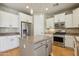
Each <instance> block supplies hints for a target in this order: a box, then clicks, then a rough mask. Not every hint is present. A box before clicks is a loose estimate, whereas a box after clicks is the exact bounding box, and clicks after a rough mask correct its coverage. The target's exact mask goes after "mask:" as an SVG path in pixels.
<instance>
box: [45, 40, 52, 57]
mask: <svg viewBox="0 0 79 59" xmlns="http://www.w3.org/2000/svg"><path fill="white" fill-rule="evenodd" d="M46 49H47V53H46V54H47V56H49V55H50V53H51V52H52V42H51V41H50V40H49V42H47V47H46Z"/></svg>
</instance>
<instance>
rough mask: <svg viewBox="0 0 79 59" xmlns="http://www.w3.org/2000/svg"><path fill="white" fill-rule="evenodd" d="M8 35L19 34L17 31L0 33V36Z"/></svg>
mask: <svg viewBox="0 0 79 59" xmlns="http://www.w3.org/2000/svg"><path fill="white" fill-rule="evenodd" d="M10 35H20V33H19V32H13V33H0V36H10Z"/></svg>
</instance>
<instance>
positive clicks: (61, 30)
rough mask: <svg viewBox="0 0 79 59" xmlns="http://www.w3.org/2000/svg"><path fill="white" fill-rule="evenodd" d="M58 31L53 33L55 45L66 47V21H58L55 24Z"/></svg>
mask: <svg viewBox="0 0 79 59" xmlns="http://www.w3.org/2000/svg"><path fill="white" fill-rule="evenodd" d="M54 26H55V29H56V32H55V33H54V34H53V41H54V45H57V46H61V47H64V46H65V45H64V43H65V42H64V41H65V34H66V32H65V22H57V23H55V24H54Z"/></svg>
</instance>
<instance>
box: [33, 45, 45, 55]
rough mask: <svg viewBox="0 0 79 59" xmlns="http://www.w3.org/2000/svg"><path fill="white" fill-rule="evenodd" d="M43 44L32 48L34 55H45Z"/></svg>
mask: <svg viewBox="0 0 79 59" xmlns="http://www.w3.org/2000/svg"><path fill="white" fill-rule="evenodd" d="M45 49H46V48H45V45H42V46H41V47H39V48H37V49H35V50H34V55H35V56H45V54H46V50H45Z"/></svg>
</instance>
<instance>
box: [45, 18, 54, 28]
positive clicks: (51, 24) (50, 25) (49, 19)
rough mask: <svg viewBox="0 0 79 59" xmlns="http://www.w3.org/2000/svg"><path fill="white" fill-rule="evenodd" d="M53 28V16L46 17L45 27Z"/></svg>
mask: <svg viewBox="0 0 79 59" xmlns="http://www.w3.org/2000/svg"><path fill="white" fill-rule="evenodd" d="M50 27H51V28H54V17H52V18H48V19H46V28H50Z"/></svg>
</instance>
